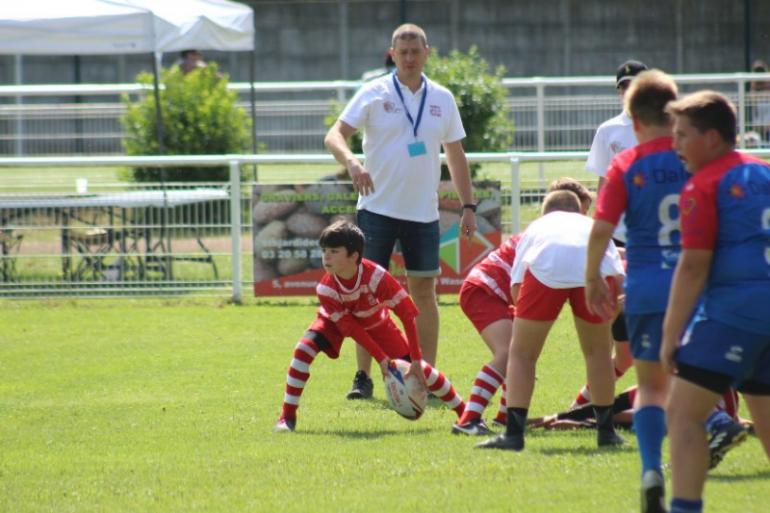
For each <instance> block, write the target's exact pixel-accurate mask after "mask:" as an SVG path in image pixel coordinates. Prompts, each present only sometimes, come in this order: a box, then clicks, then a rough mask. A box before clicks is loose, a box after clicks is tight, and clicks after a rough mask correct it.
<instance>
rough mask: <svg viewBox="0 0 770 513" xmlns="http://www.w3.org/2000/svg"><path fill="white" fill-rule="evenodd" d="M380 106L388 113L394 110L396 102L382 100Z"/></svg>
mask: <svg viewBox="0 0 770 513" xmlns="http://www.w3.org/2000/svg"><path fill="white" fill-rule="evenodd" d="M382 108H383V109H385V112H387V113H388V114H392V113H394V112H396V104H395V103H393V102H392V101H389V100H385V102H383V104H382Z"/></svg>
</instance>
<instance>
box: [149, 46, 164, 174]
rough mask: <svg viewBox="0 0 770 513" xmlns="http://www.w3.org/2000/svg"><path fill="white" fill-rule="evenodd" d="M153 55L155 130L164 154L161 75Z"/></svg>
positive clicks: (160, 149)
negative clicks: (159, 76)
mask: <svg viewBox="0 0 770 513" xmlns="http://www.w3.org/2000/svg"><path fill="white" fill-rule="evenodd" d="M151 55H152V83H153V92H154V93H155V130H156V134H157V137H158V155H163V154H164V153H166V149H165V147H164V145H163V116H162V115H161V106H160V80H159V78H158V75H159V73H158V58H157V57H156V55H155V53H154V52H153V53H152V54H151ZM164 169H165V168H164ZM161 174H163V173H161Z"/></svg>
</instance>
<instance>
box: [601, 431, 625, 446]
mask: <svg viewBox="0 0 770 513" xmlns="http://www.w3.org/2000/svg"><path fill="white" fill-rule="evenodd" d="M596 443H597V445H598V446H599V447H619V446H621V445H625V444H626V443H627V442H626V439H625V438H623V437H622V436H620V435H619V434H617V433H616V432H615V430H614V429H613V430H612V431H604V430H602V429H600V430H599V431H598V432H597V433H596Z"/></svg>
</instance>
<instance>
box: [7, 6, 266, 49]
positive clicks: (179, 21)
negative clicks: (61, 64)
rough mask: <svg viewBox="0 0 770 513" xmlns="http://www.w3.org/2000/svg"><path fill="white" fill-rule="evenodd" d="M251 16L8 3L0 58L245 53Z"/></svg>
mask: <svg viewBox="0 0 770 513" xmlns="http://www.w3.org/2000/svg"><path fill="white" fill-rule="evenodd" d="M253 16H254V13H253V11H252V10H251V8H250V7H248V6H247V5H244V4H239V3H236V2H230V1H228V0H66V1H62V0H14V1H13V2H7V5H4V6H3V9H2V10H1V11H0V54H37V55H98V54H122V53H149V52H156V53H163V52H169V51H179V50H184V49H188V48H196V49H201V50H230V51H241V50H251V49H253V48H254V22H253Z"/></svg>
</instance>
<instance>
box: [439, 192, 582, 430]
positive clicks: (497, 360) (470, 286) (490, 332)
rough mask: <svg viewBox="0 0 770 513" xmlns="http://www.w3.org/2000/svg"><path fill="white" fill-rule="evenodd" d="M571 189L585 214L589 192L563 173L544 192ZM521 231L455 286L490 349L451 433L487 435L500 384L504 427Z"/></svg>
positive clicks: (500, 420) (497, 421) (498, 421)
mask: <svg viewBox="0 0 770 513" xmlns="http://www.w3.org/2000/svg"><path fill="white" fill-rule="evenodd" d="M557 190H567V191H572V192H574V193H575V194H577V196H578V198H579V199H580V211H581V212H582V213H583V214H585V213H586V212H588V209H589V208H590V207H591V201H592V200H593V198H592V197H591V193H590V192H588V189H586V188H585V187H584V186H583V185H582V184H581V183H580V182H578V181H577V180H573V179H572V178H568V177H564V178H559V179H558V180H554V181H553V182H552V183H551V185H550V186H549V187H548V192H551V191H557ZM520 236H521V235H520V234H515V235H513V236H511V237H510V238H509V239H508V240H506V241H505V242H504V243H503V244H501V245H500V247H499V248H497V249H496V250H495V251H493V252H492V253H490V254H489V255H487V257H486V258H484V260H482V261H481V262H479V263H478V264H476V265H475V266H474V267H473V269H472V270H471V272H470V273H468V276H467V277H466V278H465V281H463V285H462V287H461V288H460V307H461V308H462V310H463V313H464V314H465V316H466V317H468V319H469V320H470V321H471V322H472V323H473V326H474V327H475V328H476V330H477V331H478V332H479V335H481V339H482V340H483V341H484V343H485V344H486V345H487V347H488V348H489V350H490V351H491V352H492V360H490V361H489V362H488V363H486V364H484V366H482V367H481V370H479V372H478V374H476V378H475V379H474V380H473V388H471V395H470V397H469V398H468V403H467V405H466V407H465V412H463V414H462V417H460V419H459V420H458V421H457V423H456V424H454V425H453V426H452V433H455V434H459V433H463V434H466V435H476V436H479V435H489V434H490V433H491V431H490V430H489V428H488V427H487V425H486V423H485V422H484V419H483V417H482V416H483V414H484V410H485V409H486V407H487V405H488V404H489V401H490V400H491V399H492V397H493V396H494V395H495V393H496V392H497V390H498V389H499V388H500V387H501V386H502V388H503V393H502V394H501V396H500V408H499V409H498V412H497V416H496V417H495V419H494V420H493V421H492V422H493V423H495V424H497V425H499V426H505V421H506V415H507V414H506V404H505V366H506V364H507V362H508V346H509V345H510V344H511V334H512V333H513V315H514V308H513V300H512V299H511V285H510V283H511V265H513V259H514V258H515V256H516V244H517V243H518V241H519V238H520Z"/></svg>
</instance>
